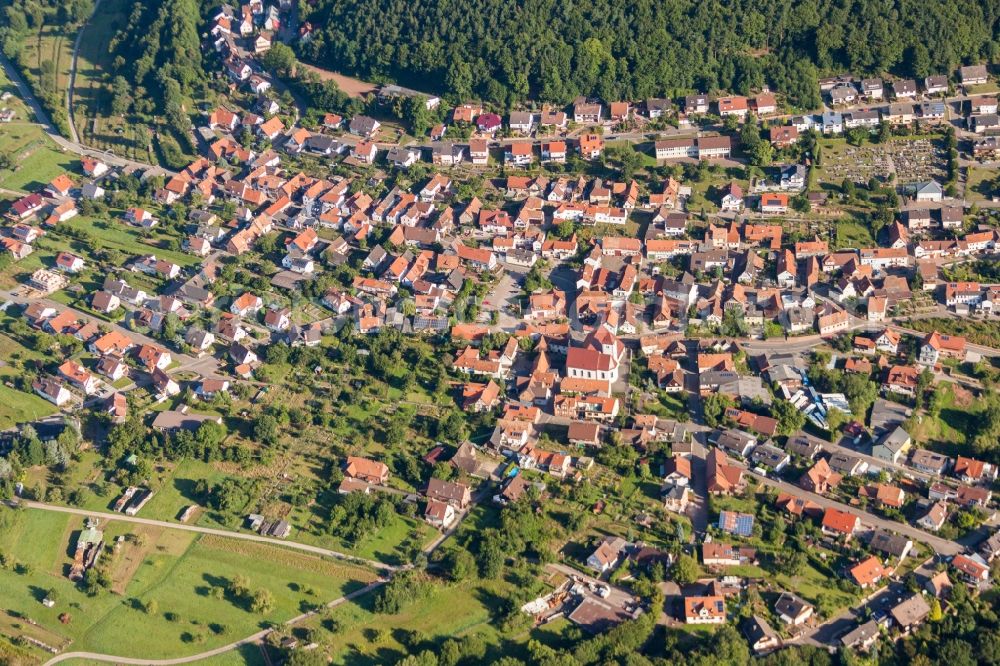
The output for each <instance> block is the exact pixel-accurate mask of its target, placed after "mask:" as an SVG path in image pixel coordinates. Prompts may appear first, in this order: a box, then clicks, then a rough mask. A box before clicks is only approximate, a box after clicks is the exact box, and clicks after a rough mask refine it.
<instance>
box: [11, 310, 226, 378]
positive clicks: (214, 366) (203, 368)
mask: <svg viewBox="0 0 1000 666" xmlns="http://www.w3.org/2000/svg"><path fill="white" fill-rule="evenodd" d="M0 299H2V300H7V301H11V302H13V303H17V304H18V305H28V304H29V303H38V302H41V303H44V304H45V305H48V306H50V307H53V308H55V309H56V310H59V311H62V310H70V311H72V312H73V313H74V314H75V315H76V316H77V317H78V318H79V319H80V320H81V321H83V322H88V321H94V322H95V323H97V324H98V325H99V326H102V327H107V328H111V329H113V330H115V331H118V332H119V333H121V334H123V335H126V336H128V337H129V339H131V340H132V341H134V342H138V343H140V344H147V345H154V346H156V347H166V345H164V344H163V342H162V341H160V340H155V339H153V338H151V337H149V336H148V335H143V334H142V333H139V332H137V331H133V330H130V329H128V328H125V327H124V326H121V325H119V324H114V323H111V322H107V321H104V320H103V319H96V318H94V317H93V316H91V315H88V314H87V313H85V312H82V311H80V310H77V309H75V308H72V307H70V306H68V305H65V304H63V303H59V302H57V301H53V300H51V299H49V298H44V297H43V298H25V297H24V296H19V295H17V294H15V293H13V292H9V291H0ZM170 357H171V358H172V359H173V360H174V361H176V362H177V366H176V367H174V368H173V369H171V370H170V373H175V372H178V371H181V370H188V371H193V372H197V373H198V374H200V375H202V376H204V377H223V375H221V374H219V372H218V369H219V361H218V360H217V359H215V358H214V357H212V356H204V357H200V358H199V357H195V356H192V355H190V354H185V353H183V352H178V351H174V350H171V351H170Z"/></svg>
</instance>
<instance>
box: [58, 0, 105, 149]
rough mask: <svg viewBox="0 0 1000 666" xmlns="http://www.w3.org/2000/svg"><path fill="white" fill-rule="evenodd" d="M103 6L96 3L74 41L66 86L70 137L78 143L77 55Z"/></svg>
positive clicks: (99, 0) (99, 2)
mask: <svg viewBox="0 0 1000 666" xmlns="http://www.w3.org/2000/svg"><path fill="white" fill-rule="evenodd" d="M100 7H101V0H97V2H95V3H94V11H93V12H91V13H90V18H88V19H87V22H86V23H84V24H83V25H81V26H80V29H79V30H77V31H76V41H75V42H73V60H72V61H71V63H70V67H69V85H68V86H66V112H67V114H69V133H70V138H71V139H73V141H75V142H76V143H80V135H79V134H77V131H76V115H75V114H74V113H73V89H74V88H75V87H76V61H77V56H78V55H79V53H80V40H81V39H82V38H83V32H84V31H85V30H86V29H87V26H88V25H90V22H91V21H92V20H93V19H94V17H95V16H97V10H98V9H100Z"/></svg>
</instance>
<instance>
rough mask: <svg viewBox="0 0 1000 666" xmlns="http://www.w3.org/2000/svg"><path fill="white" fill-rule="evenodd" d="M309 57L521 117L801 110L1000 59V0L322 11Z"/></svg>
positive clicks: (352, 5)
mask: <svg viewBox="0 0 1000 666" xmlns="http://www.w3.org/2000/svg"><path fill="white" fill-rule="evenodd" d="M310 4H311V5H312V10H311V11H310V12H309V13H308V15H307V16H305V17H304V18H305V19H306V20H308V21H310V22H311V23H312V24H313V25H314V26H321V27H320V29H319V30H317V31H316V32H315V33H314V35H313V37H312V38H311V39H310V40H309V41H307V42H305V43H304V44H302V45H301V47H300V54H299V55H300V57H301V58H302V59H303V60H306V61H308V62H312V63H315V64H316V65H318V66H321V67H324V68H327V69H332V70H337V71H342V72H344V73H349V74H354V75H357V76H361V77H367V78H370V79H374V80H395V81H399V82H400V83H403V84H405V85H412V86H414V87H417V88H420V89H425V90H428V92H435V93H447V94H450V95H451V96H452V97H453V98H454V99H455V100H457V99H469V98H473V97H478V98H482V99H484V100H487V101H489V102H492V103H494V104H497V105H501V106H513V105H514V104H516V103H518V102H519V101H522V100H524V99H527V98H535V99H540V100H543V101H552V102H559V103H567V102H569V101H571V100H572V99H573V98H574V97H576V96H578V95H588V96H597V97H599V98H601V99H604V100H616V99H641V98H644V97H649V96H657V95H665V94H666V95H674V94H677V93H683V92H684V91H690V90H700V91H717V90H719V91H722V90H724V91H733V92H737V93H742V94H746V93H748V92H750V91H751V90H754V89H759V88H760V87H761V86H763V85H765V84H767V85H770V86H771V87H772V89H775V90H778V91H781V92H783V93H785V94H786V95H787V97H788V100H789V102H790V103H791V104H792V105H796V106H799V107H802V108H812V107H815V106H818V104H819V91H818V88H817V85H816V81H817V78H818V77H819V76H821V75H823V74H826V73H832V72H842V71H851V72H854V73H856V74H875V73H882V72H888V73H893V74H899V75H906V76H926V75H928V74H931V73H939V72H951V71H952V70H954V68H955V67H957V66H959V65H962V64H966V63H971V62H979V61H982V60H983V59H991V60H996V59H997V58H998V57H1000V4H998V3H996V2H993V1H991V0H896V2H883V1H879V0H803V1H802V2H783V1H782V0H756V1H751V0H628V1H627V2H616V1H615V0H589V1H587V2H582V1H574V0H560V1H558V2H557V1H556V0H525V1H524V2H517V3H496V2H491V1H490V0H463V1H462V2H457V1H456V0H412V1H410V2H403V1H402V0H349V1H345V0H317V1H316V2H315V3H310Z"/></svg>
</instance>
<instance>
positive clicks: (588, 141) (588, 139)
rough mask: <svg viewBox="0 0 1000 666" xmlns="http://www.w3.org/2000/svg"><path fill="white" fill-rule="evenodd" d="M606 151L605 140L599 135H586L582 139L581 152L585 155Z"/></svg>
mask: <svg viewBox="0 0 1000 666" xmlns="http://www.w3.org/2000/svg"><path fill="white" fill-rule="evenodd" d="M603 149H604V139H603V138H602V137H601V136H600V135H599V134H584V135H583V136H581V137H580V151H581V152H584V153H589V152H593V151H595V150H603Z"/></svg>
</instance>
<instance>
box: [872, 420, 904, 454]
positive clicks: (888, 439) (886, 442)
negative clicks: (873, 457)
mask: <svg viewBox="0 0 1000 666" xmlns="http://www.w3.org/2000/svg"><path fill="white" fill-rule="evenodd" d="M909 443H910V435H909V433H907V432H906V431H905V430H903V428H902V427H901V426H896V427H895V429H893V431H892V432H890V433H889V434H888V435H886V436H885V437H884V438H883V439H882V441H881V442H879V446H884V447H885V448H887V449H889V450H890V451H892V452H893V453H898V452H899V451H901V450H902V449H903V447H905V446H906V445H907V444H909Z"/></svg>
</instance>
